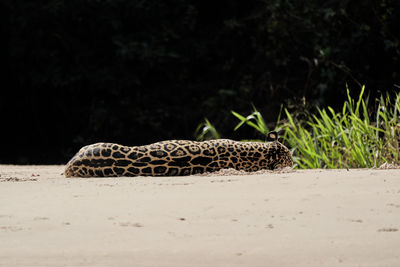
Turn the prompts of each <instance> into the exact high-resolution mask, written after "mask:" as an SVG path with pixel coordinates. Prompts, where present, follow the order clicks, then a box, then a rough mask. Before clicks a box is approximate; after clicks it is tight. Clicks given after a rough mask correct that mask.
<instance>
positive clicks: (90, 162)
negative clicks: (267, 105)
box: [65, 132, 293, 177]
mask: <svg viewBox="0 0 400 267" xmlns="http://www.w3.org/2000/svg"><path fill="white" fill-rule="evenodd" d="M267 140H268V141H267V142H265V143H260V142H237V141H233V140H228V139H218V140H210V141H204V142H195V141H186V140H170V141H163V142H158V143H154V144H150V145H146V146H134V147H128V146H122V145H118V144H112V143H97V144H93V145H88V146H85V147H83V148H81V149H80V150H79V152H78V153H77V154H76V155H75V156H74V157H73V158H72V159H71V160H70V161H69V162H68V163H67V166H66V169H65V176H66V177H72V176H77V177H115V176H139V175H142V176H174V175H190V174H196V173H203V172H213V171H217V170H220V169H223V168H234V169H237V170H245V171H257V170H260V169H271V170H272V169H275V168H279V167H286V166H292V164H293V160H292V157H291V155H290V151H289V150H288V149H287V148H286V147H285V146H284V145H282V144H281V143H280V142H279V141H278V140H277V135H276V133H274V132H272V133H270V134H269V135H268V139H267Z"/></svg>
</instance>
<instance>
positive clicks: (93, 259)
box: [0, 165, 400, 266]
mask: <svg viewBox="0 0 400 267" xmlns="http://www.w3.org/2000/svg"><path fill="white" fill-rule="evenodd" d="M62 171H63V166H12V165H0V266H400V231H399V229H400V169H387V170H371V169H357V170H353V169H351V170H348V171H347V170H307V171H295V172H281V173H264V174H258V175H237V176H234V175H226V176H189V177H158V178H155V177H136V178H92V179H85V178H70V179H67V178H64V176H62V175H61V173H62Z"/></svg>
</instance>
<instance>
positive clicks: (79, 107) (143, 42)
mask: <svg viewBox="0 0 400 267" xmlns="http://www.w3.org/2000/svg"><path fill="white" fill-rule="evenodd" d="M0 7H1V10H2V11H1V13H2V25H1V27H2V33H3V34H2V36H3V37H4V39H3V38H2V39H3V41H2V43H3V46H2V48H3V49H1V51H2V52H1V53H2V57H1V58H2V63H3V64H4V71H3V75H2V76H3V79H2V86H1V87H2V88H1V95H0V109H1V110H0V112H1V113H0V114H1V125H2V126H1V132H2V139H1V143H2V149H1V150H0V163H63V162H65V161H67V160H68V158H69V157H70V156H72V154H73V153H75V152H76V151H77V149H79V148H80V147H81V146H82V145H85V144H89V143H94V142H98V141H109V142H117V143H123V144H126V145H140V144H147V143H151V142H155V141H159V140H164V139H176V138H184V139H193V133H194V130H195V129H196V126H197V125H198V124H199V122H201V121H203V117H208V118H209V119H210V121H212V122H213V123H214V124H215V125H216V126H217V127H218V129H219V130H220V133H221V135H222V136H223V137H228V138H234V139H252V138H257V136H256V134H255V132H254V131H253V130H251V128H246V127H242V128H240V129H239V130H238V131H233V129H232V125H235V124H236V123H237V120H236V119H235V117H234V116H232V115H230V111H231V110H235V111H236V112H238V113H241V114H246V113H248V112H251V110H252V106H251V104H254V106H256V107H257V108H258V111H259V112H260V113H261V114H262V115H263V118H264V120H265V122H266V124H267V125H268V127H269V128H274V124H275V123H276V118H277V116H278V114H279V111H280V108H281V105H282V104H283V106H284V107H285V108H287V109H288V110H289V111H290V112H294V114H302V112H303V111H304V110H312V108H315V107H317V106H319V107H321V108H322V107H326V106H328V105H329V106H332V107H333V108H341V106H342V105H343V101H344V100H346V99H347V95H346V89H345V88H346V83H347V84H348V86H349V88H352V89H354V91H355V92H354V94H353V97H357V96H358V94H359V92H360V91H361V86H362V85H363V84H365V85H366V88H367V90H368V95H369V96H370V99H375V98H376V97H379V95H380V93H381V92H384V91H388V92H389V94H390V93H392V94H393V92H397V91H399V83H400V81H399V79H400V73H399V71H400V64H399V61H400V34H399V33H400V15H399V14H400V4H399V1H397V0H381V1H335V0H333V1H290V0H286V1H285V0H271V1H237V0H230V1H213V2H211V1H192V0H169V1H161V0H147V1H137V0H132V1H126V0H108V1H107V0H103V1H100V0H96V1H95V0H80V1H76V0H71V1H61V0H54V1H6V2H3V3H2V4H0ZM365 94H366V93H365ZM369 106H371V107H373V103H370V105H369ZM299 116H300V115H299ZM258 137H259V136H258Z"/></svg>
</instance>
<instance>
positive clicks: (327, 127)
mask: <svg viewBox="0 0 400 267" xmlns="http://www.w3.org/2000/svg"><path fill="white" fill-rule="evenodd" d="M364 91H365V88H364V87H363V88H362V90H361V92H360V94H359V96H358V99H353V98H352V97H351V96H350V92H349V90H348V89H347V100H346V101H345V103H344V104H343V108H342V109H341V110H340V111H335V110H333V109H332V108H331V107H327V108H323V109H317V113H316V114H311V115H309V116H308V117H306V118H305V119H303V120H297V119H295V117H294V116H293V114H290V113H289V111H288V110H287V109H284V115H286V117H285V119H283V120H281V119H280V115H279V117H278V120H277V124H276V125H277V126H276V128H275V129H274V130H275V131H281V132H283V133H284V134H283V136H282V140H283V143H284V144H286V145H287V146H288V147H289V148H291V150H292V154H293V159H294V162H295V167H297V168H301V169H308V168H370V167H379V166H380V165H381V164H383V163H385V162H388V163H399V157H400V155H399V142H400V140H399V139H400V118H399V117H400V93H398V94H396V95H395V97H394V99H390V97H389V95H386V96H381V97H380V98H379V99H376V103H375V109H373V108H371V107H369V105H368V98H366V97H364ZM232 114H233V115H234V116H235V117H236V118H238V119H239V121H240V122H239V123H238V124H237V125H236V127H235V128H234V130H237V129H238V128H240V127H242V126H244V125H247V126H250V127H252V128H254V129H256V130H257V131H259V132H260V133H262V134H264V135H266V134H267V133H268V132H269V130H270V129H268V127H267V126H266V124H265V122H264V119H263V117H262V115H261V114H260V113H259V112H258V111H257V109H256V108H255V107H253V112H252V113H251V114H250V115H248V116H242V115H240V114H238V113H237V112H234V111H232ZM207 122H208V124H209V125H211V126H212V124H211V123H210V122H209V121H208V120H207ZM212 132H213V133H214V132H215V133H216V134H214V137H215V136H219V135H218V132H217V131H216V129H215V127H214V126H212ZM203 137H204V135H203Z"/></svg>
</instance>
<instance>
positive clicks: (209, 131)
mask: <svg viewBox="0 0 400 267" xmlns="http://www.w3.org/2000/svg"><path fill="white" fill-rule="evenodd" d="M194 135H195V136H196V140H199V141H203V140H210V139H220V138H221V137H220V134H219V133H218V131H217V129H215V127H214V125H212V124H211V122H210V121H209V120H208V119H207V118H204V122H202V123H200V124H199V125H198V126H197V128H196V130H195V132H194Z"/></svg>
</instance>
